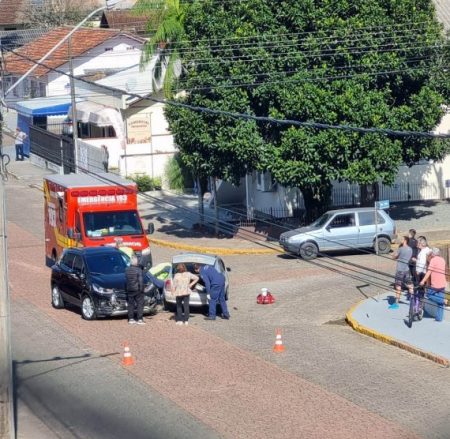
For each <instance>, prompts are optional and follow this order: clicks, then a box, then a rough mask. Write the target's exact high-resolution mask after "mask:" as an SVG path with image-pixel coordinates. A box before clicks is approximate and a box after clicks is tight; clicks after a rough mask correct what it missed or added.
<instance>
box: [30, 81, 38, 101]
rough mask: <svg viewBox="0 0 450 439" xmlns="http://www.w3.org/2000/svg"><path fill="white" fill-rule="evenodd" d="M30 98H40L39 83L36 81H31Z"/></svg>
mask: <svg viewBox="0 0 450 439" xmlns="http://www.w3.org/2000/svg"><path fill="white" fill-rule="evenodd" d="M30 96H31V97H32V98H37V97H39V95H38V83H37V82H36V81H33V80H31V81H30Z"/></svg>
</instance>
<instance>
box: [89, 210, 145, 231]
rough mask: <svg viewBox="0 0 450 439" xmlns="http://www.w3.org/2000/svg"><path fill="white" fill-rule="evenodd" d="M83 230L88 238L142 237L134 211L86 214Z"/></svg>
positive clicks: (140, 227) (136, 214)
mask: <svg viewBox="0 0 450 439" xmlns="http://www.w3.org/2000/svg"><path fill="white" fill-rule="evenodd" d="M83 220H84V230H85V233H86V236H88V237H89V238H101V237H103V236H121V235H142V234H143V233H144V232H143V231H142V225H141V222H140V221H139V216H138V213H137V212H136V211H135V210H125V211H120V212H89V213H88V212H86V213H84V214H83Z"/></svg>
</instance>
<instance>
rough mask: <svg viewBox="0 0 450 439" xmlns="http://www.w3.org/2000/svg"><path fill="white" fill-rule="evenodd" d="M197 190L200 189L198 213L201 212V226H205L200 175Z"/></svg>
mask: <svg viewBox="0 0 450 439" xmlns="http://www.w3.org/2000/svg"><path fill="white" fill-rule="evenodd" d="M197 191H198V213H199V217H200V219H199V222H200V227H203V222H204V213H205V211H204V208H203V186H202V181H201V178H200V177H197Z"/></svg>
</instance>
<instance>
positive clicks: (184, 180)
mask: <svg viewBox="0 0 450 439" xmlns="http://www.w3.org/2000/svg"><path fill="white" fill-rule="evenodd" d="M165 174H166V178H167V181H168V182H169V188H170V189H174V190H178V191H183V190H184V189H185V188H191V187H192V186H193V180H192V177H191V175H190V172H189V170H188V169H187V168H186V166H185V165H184V163H183V161H182V160H181V157H180V155H179V154H175V155H174V156H173V157H172V158H171V159H170V160H169V161H168V162H167V164H166V168H165Z"/></svg>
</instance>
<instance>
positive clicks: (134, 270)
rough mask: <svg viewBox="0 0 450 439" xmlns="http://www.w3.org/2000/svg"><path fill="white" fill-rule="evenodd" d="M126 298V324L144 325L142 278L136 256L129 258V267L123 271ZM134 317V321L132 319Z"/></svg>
mask: <svg viewBox="0 0 450 439" xmlns="http://www.w3.org/2000/svg"><path fill="white" fill-rule="evenodd" d="M125 277H126V281H127V285H126V289H127V296H128V323H129V324H130V325H133V324H135V323H137V324H138V325H145V322H144V320H143V316H144V276H143V273H142V268H141V267H140V266H139V262H138V259H137V257H136V256H134V255H133V256H132V257H131V265H130V266H129V267H127V268H126V270H125ZM135 315H136V319H137V322H136V320H135V319H134V317H135Z"/></svg>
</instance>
